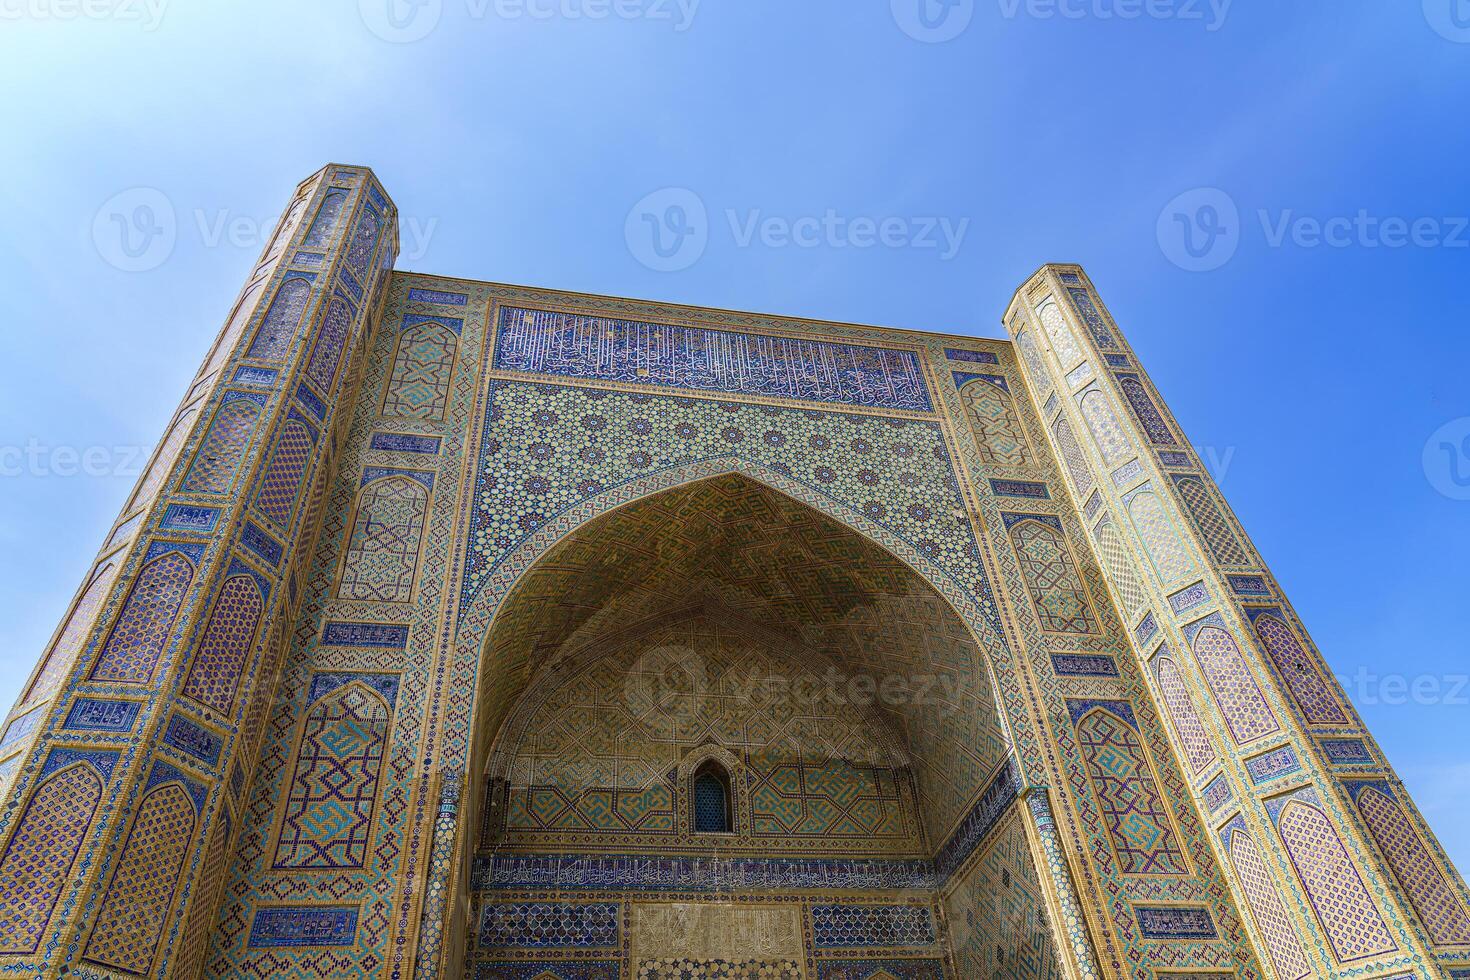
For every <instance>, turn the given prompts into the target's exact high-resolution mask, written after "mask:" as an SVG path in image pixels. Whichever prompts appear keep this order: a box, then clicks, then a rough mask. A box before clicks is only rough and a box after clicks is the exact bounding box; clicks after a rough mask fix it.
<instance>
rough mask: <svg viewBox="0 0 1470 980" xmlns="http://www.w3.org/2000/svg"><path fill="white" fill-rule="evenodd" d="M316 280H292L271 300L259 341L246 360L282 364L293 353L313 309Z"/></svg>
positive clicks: (257, 332)
mask: <svg viewBox="0 0 1470 980" xmlns="http://www.w3.org/2000/svg"><path fill="white" fill-rule="evenodd" d="M312 282H313V281H312V280H311V279H309V278H307V277H306V276H302V275H294V276H288V277H287V278H286V280H285V281H284V282H282V283H281V285H280V288H278V289H277V290H276V295H275V296H273V297H272V298H271V305H270V308H269V309H267V310H266V312H265V316H264V318H262V319H261V321H260V326H258V327H256V329H255V338H254V339H253V340H252V341H251V342H250V350H249V351H247V352H246V354H245V356H246V357H250V358H255V359H258V360H263V361H279V360H281V359H282V358H284V357H285V356H286V352H287V351H288V350H290V349H291V341H293V340H295V339H296V334H297V332H298V331H299V330H300V329H301V322H302V320H303V319H304V318H305V317H306V310H307V308H308V307H309V306H310V305H311V296H312V290H313V285H312Z"/></svg>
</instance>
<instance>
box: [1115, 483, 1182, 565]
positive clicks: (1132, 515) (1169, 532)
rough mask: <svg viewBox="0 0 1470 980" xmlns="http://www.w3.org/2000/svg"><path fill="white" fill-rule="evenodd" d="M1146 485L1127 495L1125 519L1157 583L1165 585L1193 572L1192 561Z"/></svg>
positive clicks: (1167, 515) (1162, 506)
mask: <svg viewBox="0 0 1470 980" xmlns="http://www.w3.org/2000/svg"><path fill="white" fill-rule="evenodd" d="M1149 486H1150V485H1149V484H1147V483H1145V484H1144V485H1143V488H1142V489H1141V490H1139V491H1135V492H1134V493H1132V494H1130V495H1129V496H1128V498H1127V507H1128V517H1129V519H1130V520H1131V521H1132V522H1133V529H1134V530H1135V531H1136V532H1138V537H1139V539H1140V540H1141V541H1142V542H1143V548H1144V551H1145V552H1147V554H1148V558H1149V562H1150V564H1151V565H1152V567H1153V569H1154V572H1155V574H1157V575H1158V578H1159V581H1160V582H1162V583H1165V584H1168V583H1170V582H1175V581H1178V580H1179V579H1181V578H1183V577H1184V576H1186V575H1188V574H1190V572H1192V571H1194V561H1193V560H1192V559H1191V558H1190V557H1189V555H1188V554H1187V553H1186V552H1185V550H1184V546H1183V545H1182V544H1180V542H1179V531H1178V528H1176V527H1175V526H1174V522H1173V521H1172V520H1171V519H1170V518H1169V514H1168V512H1167V511H1166V510H1165V509H1164V505H1163V503H1161V502H1160V501H1159V498H1158V496H1157V495H1156V494H1154V493H1153V492H1152V491H1151V490H1150V489H1149Z"/></svg>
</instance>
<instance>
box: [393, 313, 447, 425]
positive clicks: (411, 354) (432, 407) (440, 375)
mask: <svg viewBox="0 0 1470 980" xmlns="http://www.w3.org/2000/svg"><path fill="white" fill-rule="evenodd" d="M458 349H459V336H458V335H457V334H456V333H455V332H454V331H453V330H451V329H450V328H449V327H448V326H446V325H445V324H443V323H440V322H438V321H435V320H424V321H422V322H420V323H416V324H414V325H412V326H409V327H405V328H404V330H403V333H402V335H401V336H400V337H399V340H398V352H397V354H396V356H395V357H394V360H393V374H392V378H391V380H390V381H389V383H388V385H387V387H386V389H385V391H386V394H385V396H384V401H383V414H384V415H385V416H387V417H389V418H405V419H437V418H440V417H441V416H443V414H444V410H445V408H446V407H447V406H448V404H449V386H450V382H451V380H452V373H453V370H454V356H455V353H456V351H458Z"/></svg>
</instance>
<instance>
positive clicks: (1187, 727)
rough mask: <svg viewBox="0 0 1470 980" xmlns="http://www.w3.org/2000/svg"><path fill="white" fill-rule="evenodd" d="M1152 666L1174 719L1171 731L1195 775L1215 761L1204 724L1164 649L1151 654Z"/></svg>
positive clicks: (1176, 666)
mask: <svg viewBox="0 0 1470 980" xmlns="http://www.w3.org/2000/svg"><path fill="white" fill-rule="evenodd" d="M1153 670H1154V677H1155V679H1157V681H1158V684H1159V691H1160V693H1162V694H1163V696H1164V706H1165V708H1166V709H1167V710H1168V713H1169V718H1170V719H1171V720H1172V721H1173V723H1174V731H1175V732H1176V733H1177V734H1178V736H1179V741H1180V742H1182V743H1183V745H1184V755H1185V758H1186V759H1188V760H1189V768H1190V769H1191V770H1192V771H1193V772H1194V774H1195V775H1199V774H1200V773H1202V772H1204V771H1205V770H1206V769H1208V768H1209V767H1210V766H1212V765H1213V764H1214V763H1215V760H1216V756H1215V748H1214V746H1213V745H1211V744H1210V738H1209V736H1208V735H1207V734H1205V727H1204V725H1202V724H1201V723H1200V720H1199V715H1198V714H1197V713H1196V712H1195V710H1194V701H1193V700H1192V699H1191V698H1190V696H1189V685H1188V684H1187V683H1186V682H1185V680H1184V677H1183V676H1182V675H1181V674H1180V673H1179V665H1178V664H1176V663H1175V662H1174V658H1173V656H1171V655H1170V654H1169V653H1168V651H1164V652H1162V653H1160V654H1159V655H1158V656H1157V657H1155V658H1154V661H1153Z"/></svg>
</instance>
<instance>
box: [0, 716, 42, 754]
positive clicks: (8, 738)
mask: <svg viewBox="0 0 1470 980" xmlns="http://www.w3.org/2000/svg"><path fill="white" fill-rule="evenodd" d="M44 710H45V709H44V708H32V709H31V710H30V711H27V712H26V713H25V714H21V715H16V716H15V717H14V718H12V719H11V720H10V723H9V724H7V725H6V726H5V732H4V734H0V749H3V748H6V747H8V746H10V745H13V744H14V743H16V742H18V741H20V740H21V739H23V738H25V737H26V736H27V735H29V734H30V733H31V732H33V731H35V730H36V726H37V725H39V724H40V723H41V717H42V712H43V711H44Z"/></svg>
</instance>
